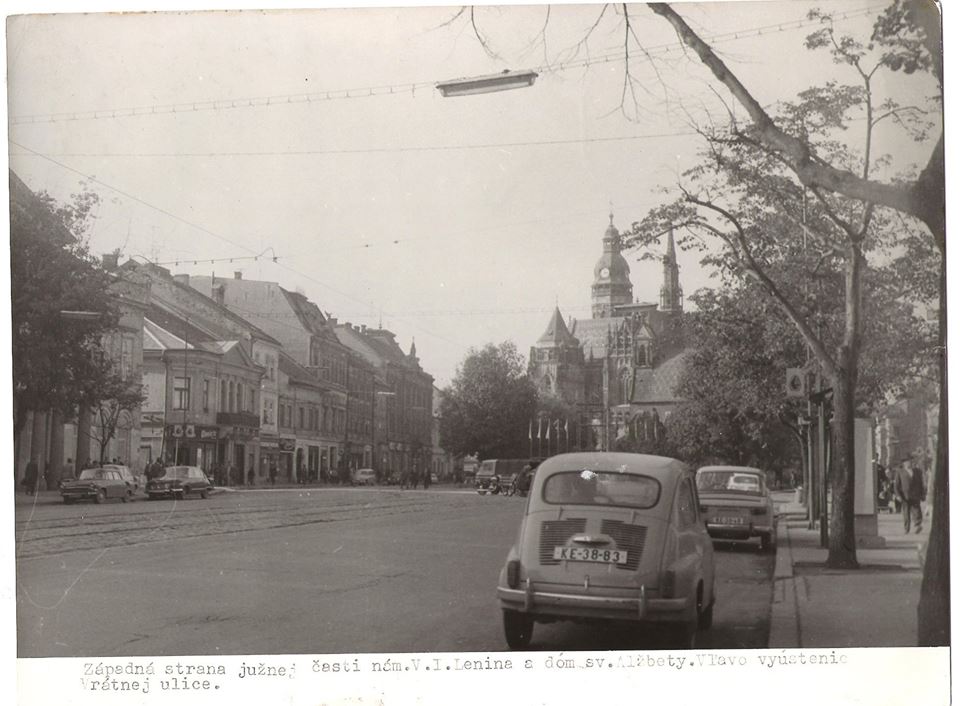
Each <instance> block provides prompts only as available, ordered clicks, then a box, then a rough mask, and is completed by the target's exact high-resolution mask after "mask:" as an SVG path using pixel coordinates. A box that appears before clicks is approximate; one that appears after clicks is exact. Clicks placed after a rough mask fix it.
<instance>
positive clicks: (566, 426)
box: [563, 419, 570, 436]
mask: <svg viewBox="0 0 960 706" xmlns="http://www.w3.org/2000/svg"><path fill="white" fill-rule="evenodd" d="M563 433H564V434H566V435H567V436H570V420H569V419H567V420H564V422H563Z"/></svg>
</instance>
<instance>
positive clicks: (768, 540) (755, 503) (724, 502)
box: [697, 466, 777, 550]
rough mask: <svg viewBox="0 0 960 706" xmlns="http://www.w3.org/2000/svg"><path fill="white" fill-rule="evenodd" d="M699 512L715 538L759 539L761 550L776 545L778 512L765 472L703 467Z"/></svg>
mask: <svg viewBox="0 0 960 706" xmlns="http://www.w3.org/2000/svg"><path fill="white" fill-rule="evenodd" d="M697 491H698V492H699V493H700V509H701V511H702V512H703V514H704V515H705V516H706V518H707V532H709V533H710V536H711V537H714V538H716V539H740V540H746V539H751V538H752V537H759V538H760V548H761V549H763V550H769V549H773V548H774V547H776V543H777V513H776V508H775V506H774V502H773V498H772V497H770V491H769V489H768V488H767V476H766V473H764V472H763V471H761V470H760V469H758V468H751V467H749V466H704V467H703V468H700V469H699V470H697Z"/></svg>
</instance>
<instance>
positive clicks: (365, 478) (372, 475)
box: [350, 468, 377, 485]
mask: <svg viewBox="0 0 960 706" xmlns="http://www.w3.org/2000/svg"><path fill="white" fill-rule="evenodd" d="M350 484H351V485H376V484H377V473H376V471H374V470H373V469H372V468H358V469H357V470H355V471H354V472H353V474H352V476H351V477H350Z"/></svg>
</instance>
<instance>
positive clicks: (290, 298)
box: [280, 287, 336, 338]
mask: <svg viewBox="0 0 960 706" xmlns="http://www.w3.org/2000/svg"><path fill="white" fill-rule="evenodd" d="M280 291H281V292H283V296H284V297H285V298H286V300H287V303H288V304H289V305H290V308H291V309H293V312H294V313H295V314H296V315H297V320H298V321H299V322H300V325H301V326H303V328H304V329H305V330H306V331H307V332H309V333H311V334H313V335H315V336H324V337H331V338H336V336H335V335H334V334H333V332H331V330H330V328H331V327H330V326H329V325H328V322H327V317H325V316H324V315H323V312H321V311H320V307H319V306H317V305H316V304H314V303H313V302H312V301H310V300H309V299H307V297H306V296H305V295H303V294H300V292H291V291H290V290H289V289H284V288H283V287H280Z"/></svg>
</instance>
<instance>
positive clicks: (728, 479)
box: [697, 471, 763, 495]
mask: <svg viewBox="0 0 960 706" xmlns="http://www.w3.org/2000/svg"><path fill="white" fill-rule="evenodd" d="M762 488H763V486H762V484H761V483H760V476H758V475H756V474H755V473H743V472H742V471H700V472H699V473H698V474H697V490H699V491H700V492H702V493H746V494H748V495H761V494H762V492H763V491H762Z"/></svg>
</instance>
